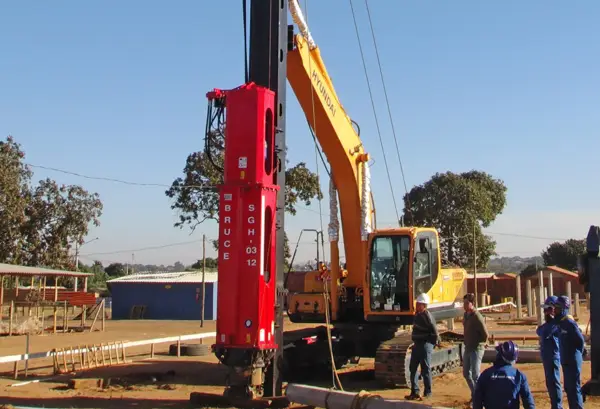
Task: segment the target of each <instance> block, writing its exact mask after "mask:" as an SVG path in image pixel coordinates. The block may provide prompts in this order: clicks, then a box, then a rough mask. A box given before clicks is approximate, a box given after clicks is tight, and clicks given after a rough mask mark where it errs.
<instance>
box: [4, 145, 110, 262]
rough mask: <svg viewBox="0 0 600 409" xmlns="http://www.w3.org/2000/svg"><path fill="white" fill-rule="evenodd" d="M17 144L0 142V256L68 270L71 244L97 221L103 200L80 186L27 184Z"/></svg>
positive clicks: (50, 182) (49, 182)
mask: <svg viewBox="0 0 600 409" xmlns="http://www.w3.org/2000/svg"><path fill="white" fill-rule="evenodd" d="M24 159H25V153H24V152H23V150H22V149H21V146H20V145H19V144H18V143H16V142H15V140H14V139H13V138H12V137H11V136H9V137H7V138H6V141H0V261H2V262H6V263H12V264H24V265H30V266H47V267H53V268H63V269H67V268H69V269H73V268H74V265H73V264H74V263H73V259H72V257H70V255H69V250H70V249H71V246H72V245H73V244H75V243H80V244H81V243H83V241H84V238H85V236H86V235H87V234H88V231H89V226H90V223H91V224H93V225H94V226H99V225H100V222H99V218H100V216H101V215H102V202H101V201H100V198H99V196H98V194H97V193H88V192H87V191H86V190H85V189H83V188H82V187H81V186H75V185H69V186H66V185H58V184H57V183H56V182H55V181H53V180H51V179H45V180H42V181H40V182H39V183H38V184H37V185H36V186H34V185H32V183H31V178H32V176H33V173H32V171H31V169H30V168H29V166H28V165H27V164H26V163H25V162H24Z"/></svg>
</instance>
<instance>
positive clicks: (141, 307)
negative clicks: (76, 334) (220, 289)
mask: <svg viewBox="0 0 600 409" xmlns="http://www.w3.org/2000/svg"><path fill="white" fill-rule="evenodd" d="M107 285H108V289H109V290H110V292H111V297H112V319H115V320H119V319H121V320H124V319H149V320H200V319H201V318H202V273H201V272H198V271H191V272H190V271H184V272H179V273H150V274H148V273H140V274H133V275H128V276H125V277H119V278H115V279H113V280H109V281H108V282H107ZM205 285H206V293H205V294H206V295H205V302H204V319H205V320H209V321H210V320H216V317H217V273H216V272H207V273H206V274H205Z"/></svg>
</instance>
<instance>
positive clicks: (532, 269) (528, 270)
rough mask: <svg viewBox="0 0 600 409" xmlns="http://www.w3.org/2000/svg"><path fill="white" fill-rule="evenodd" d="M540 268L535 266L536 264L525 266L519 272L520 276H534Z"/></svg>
mask: <svg viewBox="0 0 600 409" xmlns="http://www.w3.org/2000/svg"><path fill="white" fill-rule="evenodd" d="M539 268H540V266H538V265H536V264H527V266H525V268H523V270H521V275H523V276H524V277H525V276H530V275H535V274H536V273H537V272H538V271H539Z"/></svg>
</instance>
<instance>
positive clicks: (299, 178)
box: [165, 135, 323, 259]
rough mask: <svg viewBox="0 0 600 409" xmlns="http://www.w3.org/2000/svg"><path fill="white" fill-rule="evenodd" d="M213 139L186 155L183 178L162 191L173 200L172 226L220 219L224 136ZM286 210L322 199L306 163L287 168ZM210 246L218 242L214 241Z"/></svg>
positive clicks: (314, 176) (190, 225)
mask: <svg viewBox="0 0 600 409" xmlns="http://www.w3.org/2000/svg"><path fill="white" fill-rule="evenodd" d="M212 137H213V138H215V139H216V143H213V144H212V145H211V146H210V148H209V149H208V150H205V151H201V152H194V153H192V154H190V155H188V157H187V159H186V162H185V167H184V169H183V175H184V176H183V177H178V178H177V179H175V180H174V181H173V183H172V184H171V187H170V188H169V189H168V190H167V191H166V192H165V194H166V195H167V197H169V198H170V199H172V200H173V203H172V204H171V209H173V210H175V211H177V213H178V217H179V220H178V221H177V222H176V223H175V227H180V228H183V227H184V226H188V227H190V228H191V229H192V230H194V229H195V228H196V227H197V226H198V225H199V224H201V223H202V222H204V221H205V220H216V221H218V220H219V192H218V190H217V189H216V187H217V186H219V185H220V184H222V183H223V173H222V172H221V169H222V168H223V162H224V157H223V147H224V143H223V138H222V136H219V135H212ZM285 175H286V186H285V210H286V212H288V213H289V214H292V215H295V214H296V205H297V204H299V203H304V205H306V206H309V205H310V204H311V202H312V201H313V200H315V199H321V198H322V197H323V194H322V192H321V189H320V184H319V178H318V176H317V175H316V174H315V173H313V172H311V171H310V170H309V169H308V168H307V167H306V164H305V163H303V162H300V163H298V164H296V165H295V166H293V167H290V168H288V169H286V173H285ZM284 240H285V247H286V259H287V258H288V257H289V255H290V250H289V244H288V239H287V235H285V234H284ZM212 244H213V247H214V248H215V250H218V244H217V242H216V241H215V240H213V243H212Z"/></svg>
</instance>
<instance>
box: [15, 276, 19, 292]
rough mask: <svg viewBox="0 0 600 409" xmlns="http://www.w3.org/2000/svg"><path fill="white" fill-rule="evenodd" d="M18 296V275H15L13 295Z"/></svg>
mask: <svg viewBox="0 0 600 409" xmlns="http://www.w3.org/2000/svg"><path fill="white" fill-rule="evenodd" d="M18 296H19V276H16V277H15V297H18Z"/></svg>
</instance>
